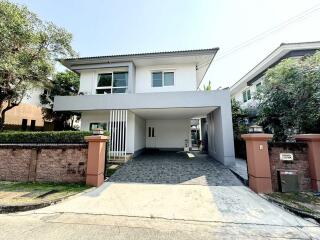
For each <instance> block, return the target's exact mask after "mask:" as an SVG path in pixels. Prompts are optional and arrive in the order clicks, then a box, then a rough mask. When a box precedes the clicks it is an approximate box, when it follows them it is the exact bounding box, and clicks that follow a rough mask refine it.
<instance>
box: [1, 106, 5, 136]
mask: <svg viewBox="0 0 320 240" xmlns="http://www.w3.org/2000/svg"><path fill="white" fill-rule="evenodd" d="M5 116H6V112H5V111H4V110H2V111H1V116H0V132H2V131H3V129H4V120H5Z"/></svg>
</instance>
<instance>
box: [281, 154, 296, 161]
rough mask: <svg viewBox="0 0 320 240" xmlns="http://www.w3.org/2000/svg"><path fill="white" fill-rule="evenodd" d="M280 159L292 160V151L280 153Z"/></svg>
mask: <svg viewBox="0 0 320 240" xmlns="http://www.w3.org/2000/svg"><path fill="white" fill-rule="evenodd" d="M280 160H281V161H293V154H292V153H280Z"/></svg>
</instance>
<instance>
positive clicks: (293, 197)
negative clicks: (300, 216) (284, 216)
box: [268, 192, 320, 214]
mask: <svg viewBox="0 0 320 240" xmlns="http://www.w3.org/2000/svg"><path fill="white" fill-rule="evenodd" d="M268 196H269V197H271V198H273V199H276V200H278V201H280V202H283V203H284V204H287V205H289V206H291V207H295V208H297V209H300V210H301V211H305V212H309V213H313V214H320V197H319V196H317V195H315V194H314V193H312V192H297V193H280V192H275V193H270V194H268Z"/></svg>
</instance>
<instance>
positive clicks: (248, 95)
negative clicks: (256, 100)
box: [242, 89, 251, 102]
mask: <svg viewBox="0 0 320 240" xmlns="http://www.w3.org/2000/svg"><path fill="white" fill-rule="evenodd" d="M242 99H243V102H247V101H248V100H250V99H251V92H250V89H247V90H245V91H243V92H242Z"/></svg>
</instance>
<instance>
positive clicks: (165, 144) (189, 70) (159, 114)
mask: <svg viewBox="0 0 320 240" xmlns="http://www.w3.org/2000/svg"><path fill="white" fill-rule="evenodd" d="M217 51H218V49H216V48H213V49H204V50H189V51H174V52H158V53H142V54H128V55H112V56H100V57H85V58H70V59H61V60H60V62H61V63H62V64H63V65H64V66H66V67H67V68H69V69H70V70H73V71H75V72H77V73H79V74H80V91H79V95H78V96H56V97H55V100H54V110H55V111H75V112H80V113H81V129H82V130H92V129H94V128H97V127H101V128H104V129H106V130H109V131H110V134H111V142H110V153H111V154H112V155H113V156H122V155H126V154H133V155H138V154H140V153H141V152H142V151H144V150H145V149H148V148H151V149H160V150H162V149H163V150H176V151H177V150H183V149H186V148H187V149H191V120H192V119H195V118H196V119H201V118H205V119H206V126H207V127H206V128H207V129H208V131H207V135H208V140H207V141H208V143H207V145H208V152H209V154H210V155H211V156H212V157H214V158H215V159H217V160H219V161H220V162H222V163H223V164H225V165H232V164H234V147H233V132H232V117H231V104H230V93H229V90H216V91H198V88H199V85H200V83H201V81H202V79H203V77H204V76H205V74H206V72H207V70H208V68H209V66H210V64H211V62H212V61H213V58H214V56H215V54H216V52H217ZM200 122H203V121H200ZM202 127H203V128H204V124H202ZM200 132H203V131H200Z"/></svg>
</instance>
